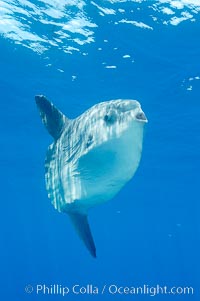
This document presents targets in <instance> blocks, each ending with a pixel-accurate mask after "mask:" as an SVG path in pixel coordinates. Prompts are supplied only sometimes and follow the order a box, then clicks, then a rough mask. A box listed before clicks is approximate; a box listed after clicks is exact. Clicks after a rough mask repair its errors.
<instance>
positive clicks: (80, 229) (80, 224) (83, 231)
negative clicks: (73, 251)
mask: <svg viewBox="0 0 200 301" xmlns="http://www.w3.org/2000/svg"><path fill="white" fill-rule="evenodd" d="M69 217H70V219H71V221H72V224H73V225H74V227H75V229H76V231H77V233H78V235H79V237H80V239H81V240H82V241H83V242H84V244H85V246H86V247H87V249H88V250H89V252H90V254H91V255H92V256H93V257H96V247H95V244H94V240H93V237H92V233H91V231H90V226H89V224H88V219H87V215H86V214H79V213H69Z"/></svg>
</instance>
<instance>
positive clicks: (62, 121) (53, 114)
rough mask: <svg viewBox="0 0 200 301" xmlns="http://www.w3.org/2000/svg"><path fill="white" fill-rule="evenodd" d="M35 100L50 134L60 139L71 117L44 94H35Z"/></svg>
mask: <svg viewBox="0 0 200 301" xmlns="http://www.w3.org/2000/svg"><path fill="white" fill-rule="evenodd" d="M35 101H36V104H37V107H38V109H39V112H40V116H41V119H42V122H43V123H44V125H45V126H46V128H47V130H48V132H49V134H50V135H51V136H53V138H54V139H58V138H59V137H60V135H61V133H62V130H63V128H64V126H65V125H66V123H67V122H69V119H68V118H67V117H66V116H65V115H64V114H63V113H62V112H60V111H59V110H58V109H57V108H56V107H55V106H54V105H53V104H52V103H51V102H50V101H48V100H47V99H46V97H45V96H43V95H37V96H35Z"/></svg>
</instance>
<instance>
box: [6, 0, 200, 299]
mask: <svg viewBox="0 0 200 301" xmlns="http://www.w3.org/2000/svg"><path fill="white" fill-rule="evenodd" d="M199 13H200V3H199V1H198V0H176V1H175V0H174V1H173V0H158V1H143V0H135V1H128V0H127V1H126V0H104V1H83V0H60V1H59V0H54V1H50V0H41V1H28V0H19V1H14V0H10V1H7V0H2V1H1V2H0V55H1V56H0V70H1V73H0V87H1V118H0V124H1V140H0V143H1V218H0V225H1V251H0V255H1V281H0V283H1V291H0V295H1V297H0V299H1V300H5V301H7V300H8V301H10V300H24V301H25V300H34V301H35V300H65V299H66V300H67V299H68V300H88V299H91V300H148V299H151V298H153V297H152V296H150V294H148V293H147V292H146V294H143V295H142V294H139V295H133V294H119V293H118V294H111V293H109V292H108V291H106V292H105V293H104V295H102V294H101V292H100V293H99V294H96V295H95V294H73V293H71V292H70V293H69V294H68V295H66V296H62V295H60V294H57V295H53V294H47V293H46V294H42V293H39V294H37V293H36V286H37V285H44V284H45V285H46V286H49V287H50V286H51V285H54V284H55V285H60V286H68V287H70V288H71V287H73V285H75V284H78V285H80V286H86V285H87V284H92V285H93V286H95V287H98V288H99V291H101V289H102V287H103V286H104V285H107V287H109V285H116V286H118V287H122V286H123V287H136V286H144V285H146V286H148V287H155V286H156V285H160V286H167V287H168V288H170V287H175V286H176V287H186V286H187V287H192V288H193V289H194V294H190V295H187V294H185V295H183V294H177V295H172V294H166V295H164V294H160V295H156V296H155V297H154V298H156V299H157V300H173V299H174V300H199V295H200V293H199V289H200V286H199V284H200V283H199V279H200V272H199V270H200V264H199V251H200V248H199V246H200V222H199V212H200V206H199V199H200V193H199V169H200V159H199V149H200V134H199V131H200V118H199V114H200V103H199V100H200V39H199V36H200V17H199ZM36 94H44V95H46V96H47V97H48V98H49V99H50V100H51V101H53V102H54V104H55V105H56V106H57V107H58V108H59V109H60V110H62V111H63V112H64V113H65V114H66V116H68V117H69V118H75V117H77V116H78V115H80V114H81V113H82V112H84V111H85V110H86V109H88V108H89V107H91V106H92V105H94V104H96V103H98V102H101V101H105V100H111V99H118V98H124V99H127V98H130V99H137V100H139V101H140V103H141V104H142V108H143V110H144V112H145V114H146V115H147V118H148V120H149V122H148V124H147V126H146V129H145V137H144V146H143V153H142V160H141V163H140V166H139V169H138V171H137V173H136V174H135V176H134V177H133V179H132V180H131V181H130V182H129V183H128V184H127V185H126V186H125V187H124V188H123V189H122V190H121V191H120V193H119V194H118V195H117V196H116V197H115V198H114V199H113V200H112V201H110V202H108V203H107V204H105V205H102V206H99V207H96V208H95V209H93V210H92V211H91V212H90V216H89V220H90V224H91V227H92V232H93V235H94V239H95V242H96V247H97V259H96V260H95V259H93V258H92V257H91V256H90V255H89V253H88V252H87V250H86V249H85V248H84V246H83V244H82V242H81V241H80V240H79V239H78V237H77V236H76V234H75V232H74V230H73V228H72V226H71V224H70V221H69V219H68V217H67V216H66V215H65V214H60V213H58V212H57V211H56V210H55V209H54V208H53V206H52V205H51V203H50V201H49V200H48V198H47V193H46V190H45V183H44V158H45V153H46V149H47V147H48V145H49V144H50V143H51V142H52V138H51V137H50V136H49V135H48V133H47V131H46V130H45V128H44V127H43V126H42V124H41V120H40V118H39V115H38V111H37V108H36V105H35V102H34V96H35V95H36ZM27 285H31V286H33V292H32V293H30V294H27V293H26V292H25V287H26V286H27Z"/></svg>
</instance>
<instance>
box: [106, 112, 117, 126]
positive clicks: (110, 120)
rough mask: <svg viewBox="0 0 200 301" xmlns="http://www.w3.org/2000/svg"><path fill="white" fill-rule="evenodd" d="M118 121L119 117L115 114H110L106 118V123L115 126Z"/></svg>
mask: <svg viewBox="0 0 200 301" xmlns="http://www.w3.org/2000/svg"><path fill="white" fill-rule="evenodd" d="M116 120H117V116H116V113H115V112H110V113H108V114H106V115H105V116H104V121H105V122H106V123H107V124H113V123H114V122H115V121H116Z"/></svg>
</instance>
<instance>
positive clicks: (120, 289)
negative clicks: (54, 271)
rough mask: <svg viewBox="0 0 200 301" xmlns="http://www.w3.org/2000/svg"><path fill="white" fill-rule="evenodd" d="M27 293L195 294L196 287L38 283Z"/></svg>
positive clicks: (28, 289)
mask: <svg viewBox="0 0 200 301" xmlns="http://www.w3.org/2000/svg"><path fill="white" fill-rule="evenodd" d="M25 292H26V293H27V294H31V293H34V294H36V295H61V296H63V297H65V296H67V295H70V294H73V295H98V294H99V295H100V294H109V295H149V296H151V297H154V296H156V295H172V296H173V295H193V294H194V288H193V287H191V286H184V287H183V286H173V287H168V286H160V285H159V284H156V285H155V286H152V285H148V284H144V285H141V286H120V285H117V284H109V285H107V284H104V285H102V286H95V285H93V284H86V285H80V284H74V285H72V286H65V285H61V284H51V285H46V284H37V285H35V286H32V285H30V284H29V285H27V286H26V287H25Z"/></svg>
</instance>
